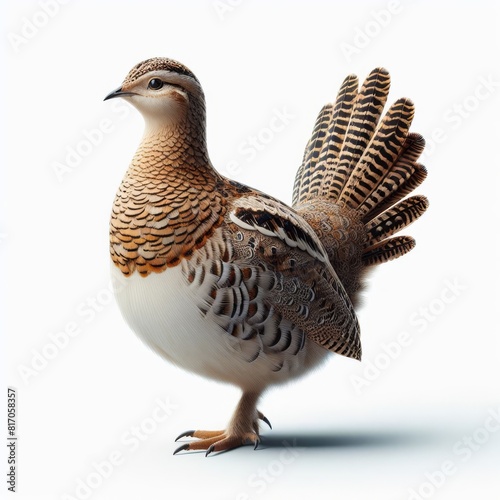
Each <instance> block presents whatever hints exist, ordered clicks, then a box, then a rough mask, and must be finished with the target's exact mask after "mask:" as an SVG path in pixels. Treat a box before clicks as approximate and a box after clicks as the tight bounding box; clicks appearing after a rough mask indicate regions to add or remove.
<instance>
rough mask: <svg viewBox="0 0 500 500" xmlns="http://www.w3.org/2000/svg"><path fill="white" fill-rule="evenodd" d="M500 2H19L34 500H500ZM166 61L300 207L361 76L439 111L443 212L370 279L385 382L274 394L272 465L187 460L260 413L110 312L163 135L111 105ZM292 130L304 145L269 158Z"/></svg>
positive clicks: (255, 178) (360, 368) (260, 455)
mask: <svg viewBox="0 0 500 500" xmlns="http://www.w3.org/2000/svg"><path fill="white" fill-rule="evenodd" d="M49 3H50V2H47V4H49ZM496 3H497V2H493V1H491V2H486V1H482V2H481V1H478V2H464V1H462V2H451V1H450V2H440V3H438V2H433V3H431V2H417V1H404V2H400V3H398V2H397V1H396V2H386V1H374V2H347V1H336V2H326V1H324V2H320V1H315V2H307V4H306V2H298V1H296V2H286V3H285V1H284V0H283V1H280V2H278V1H275V2H266V3H264V2H263V1H262V2H259V1H257V0H242V1H237V0H220V1H217V2H216V1H213V0H207V1H198V2H189V3H188V2H184V3H181V2H180V1H177V2H160V1H156V2H154V1H149V2H147V1H146V2H138V1H123V2H118V1H116V2H97V1H86V2H76V1H73V2H69V3H67V4H66V5H60V6H59V7H58V8H56V7H54V2H52V3H50V5H52V13H51V17H50V18H49V17H47V15H46V14H44V13H43V12H44V11H43V8H42V4H43V2H42V1H39V2H14V1H10V2H2V4H3V9H2V10H3V13H2V21H3V23H2V24H3V27H2V44H1V48H2V51H3V52H2V53H3V59H4V60H5V61H6V66H4V72H3V87H2V96H3V109H4V110H5V114H4V116H5V119H4V120H3V122H4V123H3V134H2V137H3V141H2V142H3V146H2V155H3V158H4V162H3V165H4V168H2V176H3V179H2V183H1V184H2V190H3V191H2V195H1V203H2V216H1V219H0V233H1V240H0V257H1V261H2V263H3V276H4V277H5V276H7V279H5V278H2V284H3V285H4V287H5V288H4V291H3V292H4V298H3V300H2V304H3V306H4V308H5V309H4V311H3V313H2V330H3V331H5V332H7V347H8V354H7V356H6V365H7V380H6V382H5V384H4V387H6V386H7V385H10V386H13V387H15V388H16V389H17V392H18V412H19V417H18V435H19V442H18V458H19V466H18V496H17V498H19V499H23V500H24V499H42V498H43V499H64V498H65V499H68V498H84V497H87V498H92V499H101V498H103V499H128V498H148V499H160V498H204V499H205V500H211V499H227V500H236V499H239V500H243V499H248V498H251V499H275V498H292V499H302V498H305V497H314V498H319V499H323V498H324V499H330V498H336V499H361V498H371V499H381V500H382V499H383V500H388V499H389V500H392V499H394V500H396V499H401V500H403V499H410V498H436V499H457V498H472V497H474V498H488V499H489V498H498V497H499V495H500V484H499V479H498V468H499V466H498V464H499V463H500V460H499V457H500V455H499V451H500V449H499V443H500V423H498V422H497V423H496V424H495V423H494V421H493V417H491V416H490V417H489V415H493V414H496V415H498V413H499V412H500V397H499V391H498V380H500V370H499V366H500V364H499V354H500V340H499V339H500V335H499V333H500V332H499V331H498V325H497V311H498V303H499V302H498V299H499V297H498V293H497V291H496V290H497V288H498V287H497V286H496V280H497V279H498V260H496V258H497V253H498V236H497V234H498V215H497V214H498V185H499V184H498V181H499V179H498V174H497V168H498V165H497V164H498V152H497V151H498V138H499V126H498V103H499V94H500V86H499V85H500V69H499V67H498V49H499V44H498V35H496V34H495V33H498V32H499V16H498V14H499V12H498V7H495V4H496ZM46 9H48V7H46ZM55 10H57V12H55ZM382 11H383V12H382ZM30 23H36V24H37V25H38V27H37V26H36V24H35V26H34V27H33V26H31V27H30V26H29V24H30ZM363 32H364V33H366V32H368V36H367V35H366V34H364V35H363ZM152 56H168V57H171V58H174V59H178V60H180V61H182V62H183V63H185V64H186V65H187V66H188V67H190V68H191V69H192V70H193V71H194V72H195V74H196V75H197V76H198V78H199V79H200V81H201V82H202V84H203V86H204V89H205V94H206V98H207V109H208V139H209V149H210V153H211V157H212V161H213V163H214V165H215V166H216V167H217V168H219V170H220V171H221V172H222V173H224V174H226V175H230V176H231V177H233V178H236V179H238V180H240V181H242V182H245V183H248V184H250V185H252V186H254V187H257V188H260V189H262V190H264V191H266V192H268V193H270V194H272V195H274V196H277V197H279V198H281V199H282V200H283V201H285V202H288V203H289V202H290V201H291V190H292V189H291V188H292V184H293V178H294V174H295V170H296V168H297V167H298V165H299V164H300V160H301V158H302V151H303V147H304V145H305V143H306V141H307V139H308V136H309V134H310V131H311V129H312V126H313V123H314V120H315V117H316V113H317V112H318V111H319V109H320V107H321V106H322V105H323V104H324V103H325V102H327V101H329V100H332V99H334V97H335V94H336V91H337V88H338V86H339V85H340V83H341V81H342V79H343V78H344V77H345V76H346V75H347V74H349V73H352V72H354V73H357V74H358V75H359V76H360V77H361V78H364V77H365V76H366V75H367V74H368V72H369V71H370V70H371V69H372V68H374V67H376V66H385V67H386V68H388V69H389V70H390V72H391V75H392V79H393V85H392V90H391V95H390V101H391V102H392V101H394V100H395V99H396V98H398V97H401V96H408V97H411V98H412V99H413V100H414V101H415V103H416V108H417V115H416V118H415V121H414V127H413V130H415V131H419V132H421V133H423V134H424V135H425V136H426V138H427V139H428V142H429V149H428V152H427V153H426V154H425V155H424V159H423V161H424V163H425V164H426V166H427V167H428V170H429V177H428V179H427V181H426V182H425V183H424V185H423V186H422V187H421V188H420V189H419V192H422V193H425V194H426V195H427V196H428V197H429V199H430V202H431V207H430V209H429V211H428V213H427V214H426V215H425V216H424V217H422V219H421V220H420V221H418V223H416V224H415V225H414V226H412V227H411V228H410V229H409V230H407V233H408V234H411V235H413V236H414V237H416V239H417V241H418V245H417V247H416V249H415V250H414V251H413V252H412V253H411V254H409V255H408V256H406V257H404V258H403V259H400V260H397V261H395V262H393V263H390V264H387V265H385V266H383V268H381V269H379V270H377V271H376V272H374V273H373V274H372V275H371V276H370V280H369V287H368V289H367V291H366V293H365V300H364V306H363V308H362V310H361V311H360V313H359V317H360V322H361V325H362V339H363V350H364V360H363V362H362V363H356V362H355V361H352V360H348V359H341V358H335V359H332V360H330V362H329V363H328V364H327V365H325V366H323V367H322V368H321V369H319V370H317V371H316V372H315V373H312V374H311V375H310V376H308V377H306V378H304V379H302V380H300V381H299V382H296V383H294V384H292V385H289V386H286V387H283V388H280V389H279V390H271V391H270V392H269V393H268V394H266V396H265V397H264V399H263V401H262V402H261V404H260V408H261V410H262V411H264V412H265V414H266V415H267V416H268V417H269V419H270V420H271V422H272V423H273V427H274V428H273V430H272V431H270V430H264V432H263V444H262V445H261V447H260V448H259V450H258V451H253V450H252V449H251V448H250V447H245V448H240V449H238V450H236V451H232V452H230V453H225V454H222V455H219V456H213V457H211V458H207V459H205V458H204V456H203V454H198V453H195V454H189V455H187V454H185V455H182V456H175V457H173V456H172V452H173V450H174V449H175V447H176V445H175V444H174V442H173V439H174V438H175V437H176V436H177V434H178V433H180V432H182V431H184V430H186V429H190V428H196V427H198V428H207V429H211V428H214V429H215V428H220V427H223V426H224V425H225V423H226V422H227V420H228V419H229V416H230V414H231V412H232V411H233V408H234V406H235V404H236V402H237V399H238V397H239V394H238V391H237V390H236V389H235V388H232V387H227V386H223V385H220V384H216V383H214V382H211V381H208V380H204V379H200V378H197V377H195V376H193V375H191V374H189V373H184V372H182V371H181V370H179V369H177V368H175V367H173V366H171V365H169V364H167V363H165V362H164V361H163V360H161V359H160V358H158V357H156V356H155V355H154V354H152V353H151V352H150V351H149V350H148V349H147V348H146V347H145V346H143V345H142V344H141V343H140V341H139V340H138V339H137V338H136V337H135V335H134V334H133V333H132V332H131V331H130V330H129V329H128V327H127V326H126V325H125V323H124V321H123V320H122V318H121V316H120V314H119V311H118V310H117V307H116V305H115V304H114V302H113V301H112V299H111V298H110V293H109V289H108V286H109V262H108V240H107V227H108V217H109V212H110V207H111V203H112V201H113V197H114V193H115V191H116V189H117V187H118V185H119V182H120V180H121V177H122V175H123V174H124V172H125V169H126V167H127V164H128V162H129V160H130V158H131V156H132V154H133V153H134V150H135V148H136V146H137V144H138V142H139V140H140V136H141V133H142V125H143V124H142V119H141V117H140V116H139V115H138V113H137V112H135V110H132V109H129V108H127V107H125V104H121V105H120V104H119V103H118V101H110V102H106V103H103V102H102V99H103V97H104V96H105V95H106V94H107V93H108V92H109V91H111V90H113V89H114V88H116V87H118V86H119V85H120V83H121V81H122V80H123V78H124V77H125V75H126V73H127V72H128V71H129V69H130V68H131V67H132V66H133V65H135V64H136V63H137V62H139V61H141V60H143V59H146V58H148V57H152ZM485 81H487V82H490V83H488V84H487V85H486V86H485V84H484V82H485ZM276 110H278V111H281V112H283V111H286V113H288V115H292V118H290V119H289V123H287V124H286V126H284V128H283V130H281V131H279V132H276V133H275V134H274V136H273V137H272V138H271V139H270V140H268V141H267V144H264V145H262V148H261V149H262V150H261V151H255V154H251V153H249V152H248V150H247V149H248V137H249V136H258V134H261V137H265V138H266V140H267V138H268V137H269V134H267V135H266V132H262V131H263V130H265V129H266V128H267V127H268V125H269V123H270V120H271V119H272V117H273V116H274V115H275V114H276ZM102 120H104V122H103V121H102ZM103 123H104V124H103ZM98 127H104V129H105V132H102V133H101V137H100V139H99V134H97V135H96V134H95V133H94V136H93V137H94V142H96V144H95V145H91V147H90V149H89V148H87V150H86V156H85V157H84V158H83V159H82V160H81V162H80V163H79V164H77V165H73V167H71V168H69V171H64V172H63V173H62V174H61V170H60V166H59V167H56V165H57V163H60V164H64V163H66V156H67V154H68V148H77V147H80V148H82V147H83V149H84V150H85V145H84V146H82V142H85V141H86V137H85V134H86V133H87V134H88V133H90V132H91V131H92V130H93V129H96V128H98ZM262 134H264V135H262ZM433 137H434V139H433ZM87 146H88V145H87ZM245 150H246V151H247V152H246V153H245ZM56 171H57V172H59V174H57V173H56ZM449 283H455V285H453V286H454V287H455V291H453V290H451V289H450V288H449V286H450V285H449ZM443 299H446V302H445V301H443ZM93 301H94V302H93ZM92 303H93V304H94V306H95V308H94V309H92V306H91V304H92ZM97 309H98V310H97ZM424 309H426V310H428V311H430V312H429V313H423V310H424ZM92 311H93V312H92ZM422 314H427V319H425V318H424V316H422ZM72 327H73V328H77V330H76V332H78V334H77V335H73V337H71V338H69V337H68V336H67V334H63V333H61V332H64V330H65V329H71V328H72ZM404 332H406V334H407V335H406V337H408V338H410V339H411V343H410V345H406V346H404V347H403V348H401V349H400V350H399V352H398V353H397V356H396V355H394V359H391V360H390V361H389V362H387V360H388V359H389V358H388V357H387V355H384V354H383V353H384V347H383V346H384V345H386V347H387V345H388V344H390V343H391V342H394V341H396V339H397V338H398V336H400V335H401V334H404ZM74 333H75V332H74ZM57 334H59V335H58V336H57ZM54 336H57V338H58V339H59V343H60V345H61V346H62V347H60V348H57V347H54V341H53V338H55V337H54ZM64 338H66V340H64ZM65 344H66V345H65ZM391 345H392V344H391ZM393 347H394V346H393ZM48 357H51V358H52V359H48ZM377 366H378V368H377ZM381 368H382V369H381ZM23 370H24V375H22V374H21V372H22V371H23ZM29 370H32V371H31V372H30V371H29ZM354 377H358V378H357V379H356V378H354ZM356 380H357V382H358V386H357V387H358V388H356V384H355V381H356ZM361 380H364V381H365V383H364V384H363V385H361V386H360V385H359V384H360V381H361ZM158 398H159V400H161V401H170V403H169V404H170V408H171V410H170V411H169V413H170V415H169V416H168V418H166V417H165V413H164V411H163V410H161V407H158V402H157V401H158ZM4 407H5V404H2V408H4ZM491 412H493V413H491ZM163 417H165V418H163ZM2 418H3V419H4V418H5V411H4V410H2ZM499 418H500V417H499ZM155 419H156V420H155ZM160 420H161V421H160ZM484 425H486V426H487V429H486V427H484ZM134 426H138V427H139V428H141V426H142V430H141V431H140V432H141V436H142V440H140V441H139V440H137V441H133V440H132V439H131V432H133V430H134ZM5 433H6V431H5V427H4V421H2V434H5ZM467 436H470V439H471V441H470V442H468V444H466V443H467V441H464V440H467V439H468V438H467ZM285 441H286V442H287V443H288V445H290V446H292V451H290V450H289V451H286V450H285V448H284V445H283V443H284V442H285ZM134 443H135V444H134ZM294 444H295V446H293V445H294ZM110 455H111V457H113V458H117V457H119V460H118V461H116V460H115V465H113V466H112V467H113V470H110V467H111V466H109V465H108V466H106V465H105V464H103V463H104V462H107V461H108V462H109V460H110ZM3 456H4V454H3V453H2V457H3ZM3 460H5V461H6V457H5V458H2V461H3ZM443 463H445V465H444V467H445V469H446V472H447V473H448V475H446V476H444V475H443V473H436V471H437V470H439V469H441V468H442V467H443ZM96 464H101V465H100V470H101V472H100V473H98V472H96ZM5 467H6V466H5ZM97 467H98V468H99V465H97ZM0 470H2V471H3V470H4V469H3V466H2V468H1V469H0ZM104 476H108V477H104ZM2 477H4V479H5V476H4V475H3V474H2ZM429 477H432V480H431V479H429ZM432 481H433V482H434V483H435V484H434V485H433V484H432ZM83 483H90V489H88V490H86V489H85V487H83V486H81V485H82V484H83ZM78 485H80V486H79V487H78ZM6 487H7V485H6V483H5V482H4V480H2V484H0V491H2V493H3V492H5V491H6ZM87 488H88V487H87ZM412 490H413V491H415V494H413V493H412Z"/></svg>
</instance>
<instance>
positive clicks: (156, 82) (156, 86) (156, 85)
mask: <svg viewBox="0 0 500 500" xmlns="http://www.w3.org/2000/svg"><path fill="white" fill-rule="evenodd" d="M162 87H163V81H162V80H160V79H159V78H153V79H151V80H149V83H148V88H150V89H153V90H160V89H161V88H162Z"/></svg>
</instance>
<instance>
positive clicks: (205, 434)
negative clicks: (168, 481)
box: [174, 411, 271, 457]
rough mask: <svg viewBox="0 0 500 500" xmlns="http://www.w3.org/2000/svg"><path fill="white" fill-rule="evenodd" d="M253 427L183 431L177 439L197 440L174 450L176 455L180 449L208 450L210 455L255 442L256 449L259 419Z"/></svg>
mask: <svg viewBox="0 0 500 500" xmlns="http://www.w3.org/2000/svg"><path fill="white" fill-rule="evenodd" d="M257 416H258V419H260V420H262V421H263V422H265V423H266V424H267V425H269V427H271V423H270V422H269V420H268V419H267V418H266V417H265V416H264V415H263V414H262V413H261V412H260V411H259V412H257ZM252 427H253V429H251V430H250V429H249V430H247V431H244V430H241V429H234V428H233V429H231V428H230V429H229V430H220V431H194V430H192V431H186V432H183V433H182V434H180V435H179V436H177V438H176V441H178V440H179V439H181V438H183V437H194V438H197V441H191V442H189V443H185V444H183V445H181V446H179V447H178V448H177V449H176V450H175V451H174V455H175V454H177V453H179V452H180V451H193V450H206V453H205V456H206V457H208V455H210V453H214V452H219V451H228V450H232V449H233V448H237V447H238V446H242V445H245V444H253V445H254V449H256V448H257V446H258V445H259V443H260V436H259V424H258V420H255V421H254V422H253V424H252Z"/></svg>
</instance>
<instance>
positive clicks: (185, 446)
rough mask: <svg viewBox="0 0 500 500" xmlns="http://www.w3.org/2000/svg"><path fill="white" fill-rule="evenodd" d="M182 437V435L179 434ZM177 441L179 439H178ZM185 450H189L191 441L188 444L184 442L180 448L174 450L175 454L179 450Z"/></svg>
mask: <svg viewBox="0 0 500 500" xmlns="http://www.w3.org/2000/svg"><path fill="white" fill-rule="evenodd" d="M179 437H180V436H179ZM176 441H177V440H176ZM184 450H189V443H187V444H183V445H181V446H179V448H177V449H176V450H175V451H174V455H176V454H177V453H179V451H184Z"/></svg>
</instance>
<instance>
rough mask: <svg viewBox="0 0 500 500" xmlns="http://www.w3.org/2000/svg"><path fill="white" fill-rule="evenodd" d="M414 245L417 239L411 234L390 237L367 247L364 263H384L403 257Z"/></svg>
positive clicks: (366, 264)
mask: <svg viewBox="0 0 500 500" xmlns="http://www.w3.org/2000/svg"><path fill="white" fill-rule="evenodd" d="M414 247H415V240H414V239H413V238H412V237H411V236H396V237H394V238H389V239H387V240H384V241H381V242H380V243H377V244H375V245H373V246H371V247H370V248H367V249H366V250H365V251H364V253H363V257H362V259H363V264H364V265H365V266H374V265H376V264H382V263H384V262H388V261H389V260H393V259H397V258H398V257H401V256H402V255H404V254H406V253H408V252H409V251H410V250H412V249H413V248H414Z"/></svg>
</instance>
